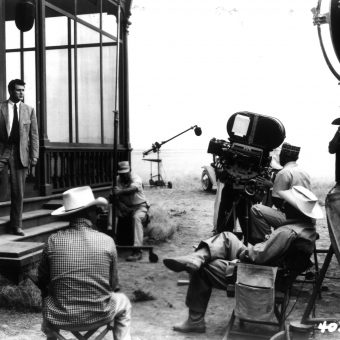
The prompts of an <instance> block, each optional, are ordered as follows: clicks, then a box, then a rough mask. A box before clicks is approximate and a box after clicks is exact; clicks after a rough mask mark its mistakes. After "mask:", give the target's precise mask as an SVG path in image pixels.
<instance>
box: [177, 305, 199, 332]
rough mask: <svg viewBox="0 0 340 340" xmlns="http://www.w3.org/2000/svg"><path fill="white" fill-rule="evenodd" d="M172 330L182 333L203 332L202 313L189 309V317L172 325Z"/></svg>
mask: <svg viewBox="0 0 340 340" xmlns="http://www.w3.org/2000/svg"><path fill="white" fill-rule="evenodd" d="M173 329H174V331H177V332H182V333H189V332H195V333H204V332H205V320H204V313H200V312H194V311H192V310H190V309H189V317H188V319H187V320H186V321H184V322H183V323H181V324H178V325H175V326H174V327H173Z"/></svg>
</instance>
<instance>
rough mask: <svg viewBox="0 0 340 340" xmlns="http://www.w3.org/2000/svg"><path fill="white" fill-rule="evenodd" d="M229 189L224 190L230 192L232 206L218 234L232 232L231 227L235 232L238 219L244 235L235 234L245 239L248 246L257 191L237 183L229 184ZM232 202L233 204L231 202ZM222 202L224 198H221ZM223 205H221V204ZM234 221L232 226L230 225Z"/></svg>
mask: <svg viewBox="0 0 340 340" xmlns="http://www.w3.org/2000/svg"><path fill="white" fill-rule="evenodd" d="M226 185H227V187H224V188H223V189H222V190H228V193H227V195H225V196H226V198H227V200H229V201H227V202H225V203H226V204H227V205H229V206H230V208H229V209H228V210H226V211H225V212H224V216H223V222H222V223H221V224H220V226H218V229H220V230H217V232H221V231H225V230H230V229H231V226H232V227H233V230H235V229H236V221H237V218H238V219H239V223H240V226H241V229H242V233H239V232H234V231H233V232H234V234H235V235H236V236H237V237H238V238H239V239H241V238H242V237H243V242H244V244H245V245H247V244H248V242H249V238H250V227H251V225H250V209H251V207H252V205H253V204H254V200H253V198H254V196H255V191H253V192H252V191H251V190H249V189H248V188H247V186H246V185H243V184H241V185H239V184H235V183H228V184H226ZM231 201H232V202H231ZM221 202H222V198H221ZM220 204H221V203H220ZM231 218H232V219H233V220H232V222H233V223H232V224H230V222H231Z"/></svg>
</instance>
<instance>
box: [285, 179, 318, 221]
mask: <svg viewBox="0 0 340 340" xmlns="http://www.w3.org/2000/svg"><path fill="white" fill-rule="evenodd" d="M278 195H279V196H280V197H281V198H282V199H283V200H285V201H286V202H288V203H289V204H291V205H292V206H293V207H295V208H296V209H298V210H299V211H301V212H302V213H303V214H304V215H306V216H308V217H311V218H315V219H319V218H323V212H322V209H321V206H320V204H319V202H318V198H317V197H316V196H315V195H314V194H313V193H312V192H311V191H310V190H308V189H307V188H305V187H303V186H300V185H295V186H293V187H292V188H291V189H289V190H281V191H278Z"/></svg>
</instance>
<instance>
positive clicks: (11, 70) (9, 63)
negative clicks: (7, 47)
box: [6, 52, 21, 84]
mask: <svg viewBox="0 0 340 340" xmlns="http://www.w3.org/2000/svg"><path fill="white" fill-rule="evenodd" d="M17 78H18V79H20V78H21V75H20V53H19V52H8V53H6V83H7V84H8V83H9V82H10V81H11V80H12V79H17Z"/></svg>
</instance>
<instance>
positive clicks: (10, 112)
mask: <svg viewBox="0 0 340 340" xmlns="http://www.w3.org/2000/svg"><path fill="white" fill-rule="evenodd" d="M20 104H21V102H20V101H19V102H17V104H16V105H17V109H18V120H19V121H20ZM13 117H14V103H13V102H12V101H11V100H8V122H9V131H8V133H11V131H12V125H13Z"/></svg>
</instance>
